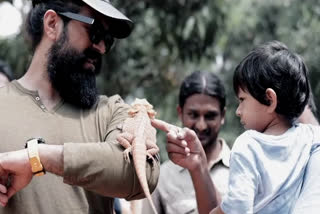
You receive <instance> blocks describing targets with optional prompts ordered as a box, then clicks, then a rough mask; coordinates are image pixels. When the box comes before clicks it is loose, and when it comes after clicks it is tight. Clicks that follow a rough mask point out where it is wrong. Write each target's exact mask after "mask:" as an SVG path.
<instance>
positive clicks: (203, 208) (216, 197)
mask: <svg viewBox="0 0 320 214" xmlns="http://www.w3.org/2000/svg"><path fill="white" fill-rule="evenodd" d="M189 173H190V175H191V178H192V182H193V185H194V189H195V192H196V198H197V205H198V211H199V214H204V213H205V214H207V213H209V212H210V211H211V210H212V209H214V208H216V207H217V206H218V205H219V204H220V201H221V199H220V194H219V193H218V191H217V190H216V188H215V186H214V184H213V182H212V180H211V177H210V173H209V171H208V169H207V167H206V166H201V167H199V168H197V169H196V170H194V171H193V172H192V171H189Z"/></svg>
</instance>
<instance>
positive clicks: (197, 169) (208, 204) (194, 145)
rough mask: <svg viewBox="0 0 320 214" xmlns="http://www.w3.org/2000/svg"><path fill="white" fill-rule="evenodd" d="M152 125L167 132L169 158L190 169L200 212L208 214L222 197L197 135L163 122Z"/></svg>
mask: <svg viewBox="0 0 320 214" xmlns="http://www.w3.org/2000/svg"><path fill="white" fill-rule="evenodd" d="M152 125H153V126H154V127H155V128H158V129H161V130H163V131H165V132H167V141H168V143H167V152H168V155H169V158H170V160H171V161H172V162H174V163H175V164H177V165H179V166H181V167H184V168H186V169H188V171H189V173H190V175H191V178H192V182H193V185H194V189H195V192H196V198H197V205H198V211H199V213H200V214H208V213H209V212H210V211H211V210H212V209H213V208H215V207H217V206H218V205H219V204H220V195H219V193H218V192H217V191H216V188H215V187H214V184H213V183H212V180H211V177H210V173H209V171H208V165H207V158H206V155H205V152H204V150H203V148H202V145H201V142H200V140H199V139H198V137H197V135H196V133H195V132H194V131H192V130H190V129H188V128H184V129H181V128H179V127H176V126H173V125H170V124H168V123H166V122H164V121H161V120H153V121H152Z"/></svg>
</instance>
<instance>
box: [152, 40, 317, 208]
mask: <svg viewBox="0 0 320 214" xmlns="http://www.w3.org/2000/svg"><path fill="white" fill-rule="evenodd" d="M233 86H234V90H235V92H236V95H237V97H238V100H239V106H238V108H237V110H236V114H237V116H239V117H240V121H241V123H242V124H243V126H244V127H245V128H246V129H247V130H248V131H246V132H244V133H243V134H242V135H240V136H239V137H238V138H237V139H236V141H235V143H234V146H233V148H232V153H231V159H230V176H229V191H228V193H227V194H226V195H225V197H224V198H223V200H222V203H221V204H220V206H217V207H216V208H215V209H214V210H213V211H212V212H211V213H212V214H215V213H219V214H220V213H228V214H232V213H239V214H244V213H281V214H284V213H291V209H292V207H293V206H294V204H295V202H296V200H297V198H298V196H299V193H300V190H301V185H302V181H303V176H304V172H305V168H306V164H307V162H308V159H309V157H310V152H311V150H312V147H315V142H317V141H318V142H320V128H319V127H317V126H312V125H306V124H296V123H295V120H296V119H297V118H298V117H299V116H300V115H301V113H302V112H303V110H304V109H305V106H306V104H307V103H308V99H309V94H310V85H309V80H308V77H307V68H306V66H305V64H304V62H303V60H302V59H301V57H300V56H298V55H297V54H295V53H292V52H291V51H289V50H288V48H287V47H286V46H285V45H284V44H282V43H280V42H277V41H274V42H269V43H267V44H264V45H261V46H259V47H257V48H256V49H254V50H253V51H251V52H250V53H249V54H248V56H246V57H245V58H244V59H243V60H242V61H241V63H240V64H239V65H238V66H237V68H236V70H235V73H234V78H233ZM154 125H155V127H159V128H162V129H164V130H166V131H169V133H168V136H167V137H168V146H167V149H168V152H169V157H170V158H171V159H172V160H173V161H174V162H175V163H177V164H179V165H183V166H184V167H186V168H187V169H188V170H189V172H190V174H191V176H192V175H195V173H196V172H197V173H198V174H197V178H196V179H194V180H193V182H194V186H195V189H196V192H197V193H196V194H197V197H198V198H197V199H198V209H199V212H200V213H208V211H207V212H205V209H208V207H209V206H211V205H212V206H215V205H214V204H217V203H218V204H219V201H217V198H218V196H217V193H216V191H215V189H214V186H211V189H208V188H205V185H208V184H205V183H204V182H209V181H208V179H207V172H206V171H203V170H201V169H204V168H205V166H204V167H203V163H204V161H199V160H202V159H204V157H203V152H202V151H200V147H199V146H198V143H199V142H198V140H197V139H196V138H195V137H194V135H193V133H192V132H190V130H187V129H184V130H183V131H181V130H178V131H176V133H175V132H174V131H173V130H174V128H172V126H167V129H165V128H163V127H161V125H163V124H161V123H157V121H155V122H154ZM157 125H159V126H157ZM186 142H187V144H188V146H187V147H186V146H185V144H186ZM189 151H190V152H189ZM183 152H184V153H188V155H187V156H185V155H181V154H183ZM199 172H200V173H199ZM194 177H195V176H194ZM208 197H209V198H208ZM206 200H213V201H214V202H212V203H211V204H210V203H209V202H208V201H206ZM203 201H204V202H203ZM203 204H205V205H203Z"/></svg>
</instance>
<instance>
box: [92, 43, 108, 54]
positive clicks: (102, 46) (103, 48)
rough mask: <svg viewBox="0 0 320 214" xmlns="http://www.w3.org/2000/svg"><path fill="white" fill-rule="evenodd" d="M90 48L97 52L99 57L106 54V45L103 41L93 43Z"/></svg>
mask: <svg viewBox="0 0 320 214" xmlns="http://www.w3.org/2000/svg"><path fill="white" fill-rule="evenodd" d="M92 47H93V48H94V49H95V50H97V51H98V52H99V53H100V54H101V55H102V54H105V52H106V45H105V43H104V41H103V40H100V42H99V43H98V44H95V43H93V45H92Z"/></svg>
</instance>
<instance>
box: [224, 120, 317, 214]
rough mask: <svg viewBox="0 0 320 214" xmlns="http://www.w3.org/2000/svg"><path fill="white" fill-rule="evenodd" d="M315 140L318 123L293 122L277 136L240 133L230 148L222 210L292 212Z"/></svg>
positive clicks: (235, 212)
mask: <svg viewBox="0 0 320 214" xmlns="http://www.w3.org/2000/svg"><path fill="white" fill-rule="evenodd" d="M318 142H320V127H318V126H312V125H307V124H297V125H294V126H293V127H291V128H290V129H289V130H287V131H286V132H285V133H284V134H282V135H279V136H273V135H267V134H263V133H260V132H257V131H253V130H249V131H246V132H244V133H243V134H242V135H240V136H239V137H238V138H237V139H236V141H235V143H234V145H233V148H232V151H231V159H230V175H229V191H228V193H227V194H226V195H225V196H224V198H223V201H222V204H221V208H222V210H223V211H224V213H227V214H238V213H239V214H245V213H261V214H263V213H268V214H270V213H280V214H286V213H291V210H292V207H293V206H294V204H295V202H296V200H297V198H298V196H299V194H300V191H301V186H302V180H303V176H304V173H305V168H306V165H307V162H308V160H309V157H310V152H311V149H312V148H313V147H315V146H316V143H318Z"/></svg>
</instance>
